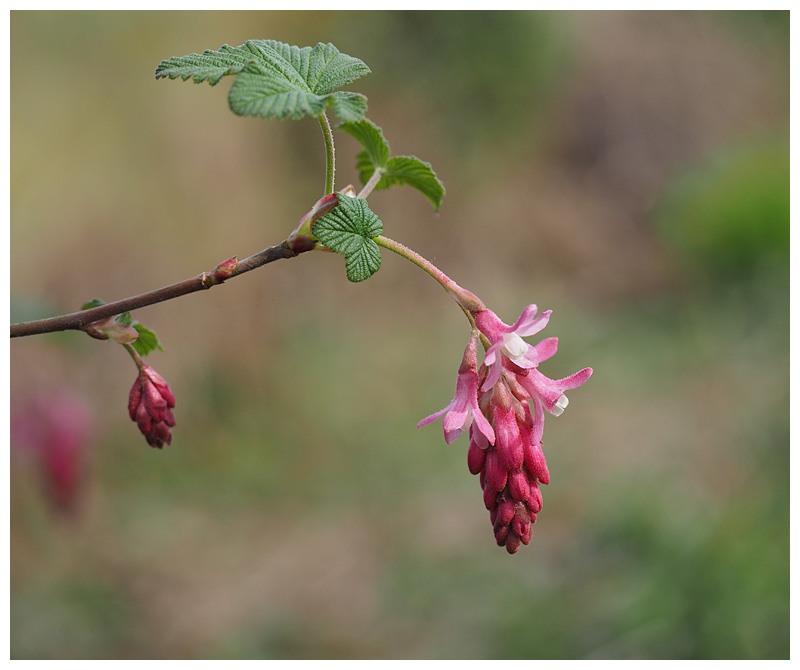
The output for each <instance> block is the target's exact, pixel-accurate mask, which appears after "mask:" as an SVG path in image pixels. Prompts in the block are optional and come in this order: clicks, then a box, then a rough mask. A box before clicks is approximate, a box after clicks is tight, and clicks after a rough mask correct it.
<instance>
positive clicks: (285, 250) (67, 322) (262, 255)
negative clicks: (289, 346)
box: [11, 242, 302, 337]
mask: <svg viewBox="0 0 800 670" xmlns="http://www.w3.org/2000/svg"><path fill="white" fill-rule="evenodd" d="M300 253H302V252H301V251H294V250H292V249H290V248H289V246H288V245H287V244H286V242H282V243H281V244H277V245H275V246H274V247H267V248H266V249H264V250H263V251H259V252H258V253H257V254H253V255H252V256H250V257H249V258H245V259H244V260H241V261H239V262H238V264H237V265H236V268H235V270H234V271H233V272H232V273H231V274H230V276H229V277H228V278H230V277H236V276H238V275H241V274H244V273H245V272H250V270H255V269H256V268H259V267H261V266H262V265H266V264H267V263H272V262H273V261H277V260H280V259H282V258H294V257H295V256H298V255H299V254H300ZM215 283H219V282H213V281H210V274H209V273H207V272H203V273H201V274H199V275H197V276H196V277H192V278H191V279H185V280H183V281H181V282H178V283H177V284H171V285H170V286H164V287H163V288H159V289H156V290H154V291H148V292H147V293H142V294H140V295H136V296H133V297H130V298H125V299H123V300H117V301H115V302H108V303H106V304H104V305H100V306H99V307H92V308H91V309H85V310H82V311H80V312H73V313H71V314H63V315H61V316H54V317H51V318H49V319H40V320H38V321H26V322H24V323H15V324H14V325H12V326H11V337H25V336H27V335H41V334H43V333H54V332H57V331H61V330H83V329H84V328H86V326H88V325H89V324H90V323H94V322H95V321H99V320H101V319H106V318H108V317H110V316H116V315H117V314H122V313H123V312H130V311H132V310H135V309H140V308H142V307H147V306H148V305H154V304H155V303H158V302H164V301H165V300H172V299H174V298H180V297H181V296H184V295H188V294H189V293H194V292H196V291H203V290H205V289H209V288H211V287H212V286H214V285H215Z"/></svg>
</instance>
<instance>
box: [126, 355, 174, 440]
mask: <svg viewBox="0 0 800 670" xmlns="http://www.w3.org/2000/svg"><path fill="white" fill-rule="evenodd" d="M173 407H175V396H174V395H172V391H170V389H169V386H168V385H167V382H165V381H164V378H163V377H162V376H161V375H160V374H158V373H157V372H156V371H155V370H153V368H151V367H150V366H149V365H147V364H146V363H142V364H141V367H140V370H139V376H138V377H137V378H136V381H135V382H133V386H132V387H131V394H130V397H129V399H128V413H129V414H130V417H131V420H133V421H135V422H136V424H137V425H138V426H139V430H140V431H141V433H142V435H144V436H145V439H146V440H147V444H149V445H150V446H151V447H156V448H157V449H162V448H163V447H164V444H165V443H166V444H172V427H173V426H174V425H175V417H174V416H173V414H172V408H173Z"/></svg>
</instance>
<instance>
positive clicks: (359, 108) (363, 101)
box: [328, 91, 367, 121]
mask: <svg viewBox="0 0 800 670" xmlns="http://www.w3.org/2000/svg"><path fill="white" fill-rule="evenodd" d="M328 102H330V105H331V107H332V108H333V112H334V114H336V116H338V117H339V118H340V119H341V120H342V121H358V120H360V119H363V118H364V114H366V113H367V98H366V96H364V95H361V93H352V92H350V91H336V92H334V93H331V94H330V95H329V96H328Z"/></svg>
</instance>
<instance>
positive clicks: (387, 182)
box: [358, 156, 445, 211]
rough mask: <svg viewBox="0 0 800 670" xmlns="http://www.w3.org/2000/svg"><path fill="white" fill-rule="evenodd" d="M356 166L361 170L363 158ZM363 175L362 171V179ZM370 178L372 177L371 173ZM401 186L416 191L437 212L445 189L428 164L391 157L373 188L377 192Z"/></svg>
mask: <svg viewBox="0 0 800 670" xmlns="http://www.w3.org/2000/svg"><path fill="white" fill-rule="evenodd" d="M358 165H359V169H360V170H362V168H361V166H362V165H363V157H362V158H361V159H360V160H359V162H358ZM363 175H364V172H363V170H362V171H361V178H362V179H363ZM370 176H372V175H371V173H370ZM403 185H408V186H412V187H413V188H415V189H417V190H418V191H419V192H420V193H422V195H424V196H425V197H426V198H428V200H430V201H431V202H432V203H433V206H434V207H435V208H436V211H439V208H440V207H441V206H442V200H443V199H444V194H445V188H444V184H442V182H441V181H440V180H439V178H438V177H437V176H436V173H435V172H434V171H433V168H432V167H431V164H430V163H426V162H425V161H423V160H420V159H419V158H417V157H416V156H392V158H390V159H389V162H388V163H387V165H386V168H385V171H384V173H383V176H382V177H381V180H380V181H379V182H378V185H377V186H376V187H375V188H376V189H378V190H379V189H386V188H391V187H392V186H403Z"/></svg>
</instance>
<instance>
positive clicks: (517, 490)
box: [508, 470, 531, 502]
mask: <svg viewBox="0 0 800 670" xmlns="http://www.w3.org/2000/svg"><path fill="white" fill-rule="evenodd" d="M508 490H509V492H510V493H511V497H512V498H514V500H517V501H519V502H525V501H526V500H527V499H528V497H529V496H530V494H531V489H530V486H529V485H528V478H527V477H526V476H525V473H524V472H522V470H515V471H514V472H510V473H509V475H508Z"/></svg>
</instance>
